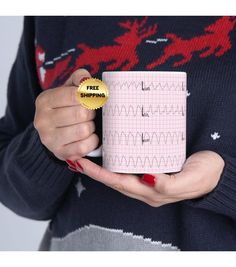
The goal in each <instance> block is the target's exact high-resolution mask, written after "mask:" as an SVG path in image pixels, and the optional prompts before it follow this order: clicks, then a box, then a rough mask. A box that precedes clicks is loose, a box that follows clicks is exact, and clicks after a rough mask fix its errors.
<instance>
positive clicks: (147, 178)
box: [141, 173, 156, 187]
mask: <svg viewBox="0 0 236 267" xmlns="http://www.w3.org/2000/svg"><path fill="white" fill-rule="evenodd" d="M141 181H142V182H143V183H145V184H147V185H149V186H152V187H154V186H155V183H156V177H154V176H153V175H151V174H146V173H145V174H144V175H143V177H142V179H141Z"/></svg>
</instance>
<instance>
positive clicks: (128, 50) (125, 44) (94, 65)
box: [73, 17, 157, 75]
mask: <svg viewBox="0 0 236 267" xmlns="http://www.w3.org/2000/svg"><path fill="white" fill-rule="evenodd" d="M146 21H147V17H145V18H144V19H143V20H142V21H141V22H138V20H137V19H135V20H134V21H133V22H131V21H130V20H128V21H126V22H120V23H119V26H120V27H122V28H124V29H126V30H127V31H126V32H125V33H124V34H123V35H121V36H118V37H116V38H115V39H114V42H115V44H113V45H109V46H102V47H99V48H92V47H89V46H87V45H86V44H84V43H81V44H78V45H77V47H78V48H80V49H82V50H83V52H82V54H81V55H80V56H79V57H78V58H77V59H76V63H75V66H73V69H77V68H79V67H81V66H84V65H88V66H90V68H91V70H90V73H91V75H94V74H95V73H97V72H98V71H99V65H100V63H108V65H107V66H106V70H114V69H116V68H119V67H121V66H122V65H123V66H122V68H121V70H130V69H132V68H133V67H134V66H135V65H136V64H138V63H139V58H138V56H137V52H136V49H137V47H138V45H139V44H140V43H141V42H142V41H143V40H144V39H145V38H147V37H149V36H151V35H153V34H155V33H156V32H157V24H154V25H153V26H149V27H148V28H147V29H145V28H143V27H144V25H145V23H146Z"/></svg>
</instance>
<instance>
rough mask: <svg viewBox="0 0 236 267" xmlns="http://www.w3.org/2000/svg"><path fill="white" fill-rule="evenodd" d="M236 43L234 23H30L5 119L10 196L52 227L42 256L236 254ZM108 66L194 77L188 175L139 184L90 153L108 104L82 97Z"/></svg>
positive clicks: (153, 177) (1, 194)
mask: <svg viewBox="0 0 236 267" xmlns="http://www.w3.org/2000/svg"><path fill="white" fill-rule="evenodd" d="M234 36H235V18H234V17H49V18H48V17H35V18H31V17H26V18H25V22H24V32H23V35H22V38H21V42H20V45H19V50H18V54H17V58H16V61H15V63H14V65H13V68H12V71H11V75H10V78H9V86H8V106H7V109H6V114H5V116H4V117H3V118H2V119H1V121H0V144H1V146H0V149H1V150H0V159H1V160H0V162H1V163H0V200H1V202H2V203H3V204H5V205H6V206H7V207H9V208H10V209H11V210H13V211H14V212H15V213H17V214H19V215H22V216H25V217H28V218H31V219H36V220H48V219H50V220H51V222H50V225H49V227H48V230H47V232H46V234H45V237H44V239H43V241H42V244H41V247H40V249H43V250H46V249H48V250H235V249H236V231H235V219H236V209H235V206H236V144H235V141H234V138H235V126H234V125H235V123H234V121H235V117H236V108H235V106H236V105H235V103H236V94H235V84H236V75H235V74H236V73H235V72H236V68H235V53H236V48H235V46H236V40H235V38H234ZM104 70H126V71H127V70H162V71H185V72H187V74H188V100H187V101H188V108H187V111H188V113H187V156H188V158H187V160H186V162H185V164H184V166H183V168H182V171H181V172H179V173H176V174H144V175H143V176H142V177H141V178H140V177H139V176H137V175H130V174H129V175H128V174H117V173H112V172H109V171H108V170H106V169H104V168H103V167H101V165H102V158H101V157H97V158H90V157H87V156H86V155H87V154H88V153H89V152H91V151H93V150H94V149H96V148H97V147H99V146H100V145H101V143H102V142H101V136H102V132H101V131H102V125H101V109H99V110H96V112H95V111H92V110H87V109H84V108H83V107H82V106H80V105H79V104H78V102H76V99H75V92H76V88H77V86H78V85H79V84H80V82H81V81H82V80H83V79H86V78H88V77H91V76H93V77H97V78H101V73H102V72H103V71H104ZM66 162H67V163H66ZM67 164H69V169H68V168H67Z"/></svg>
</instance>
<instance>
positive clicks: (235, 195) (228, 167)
mask: <svg viewBox="0 0 236 267" xmlns="http://www.w3.org/2000/svg"><path fill="white" fill-rule="evenodd" d="M219 155H220V156H221V157H222V158H223V159H224V161H225V166H224V169H223V171H222V174H221V177H220V179H219V182H218V184H217V186H216V187H215V188H214V190H213V191H211V192H210V193H208V194H207V195H205V196H203V197H201V198H197V199H192V200H186V201H184V202H185V203H187V204H188V205H190V206H192V207H195V208H202V209H206V210H209V211H212V212H215V213H218V214H221V215H225V216H228V217H230V218H231V219H233V220H236V158H235V157H232V156H229V155H228V154H225V153H219Z"/></svg>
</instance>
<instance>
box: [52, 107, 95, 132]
mask: <svg viewBox="0 0 236 267" xmlns="http://www.w3.org/2000/svg"><path fill="white" fill-rule="evenodd" d="M51 112H52V113H51V114H52V121H53V123H54V125H55V127H65V126H69V125H73V124H76V123H81V122H86V121H91V120H93V119H94V118H95V117H96V111H95V110H89V109H87V108H84V107H83V106H81V105H77V106H73V107H64V108H59V109H58V108H57V109H53V110H51Z"/></svg>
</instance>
